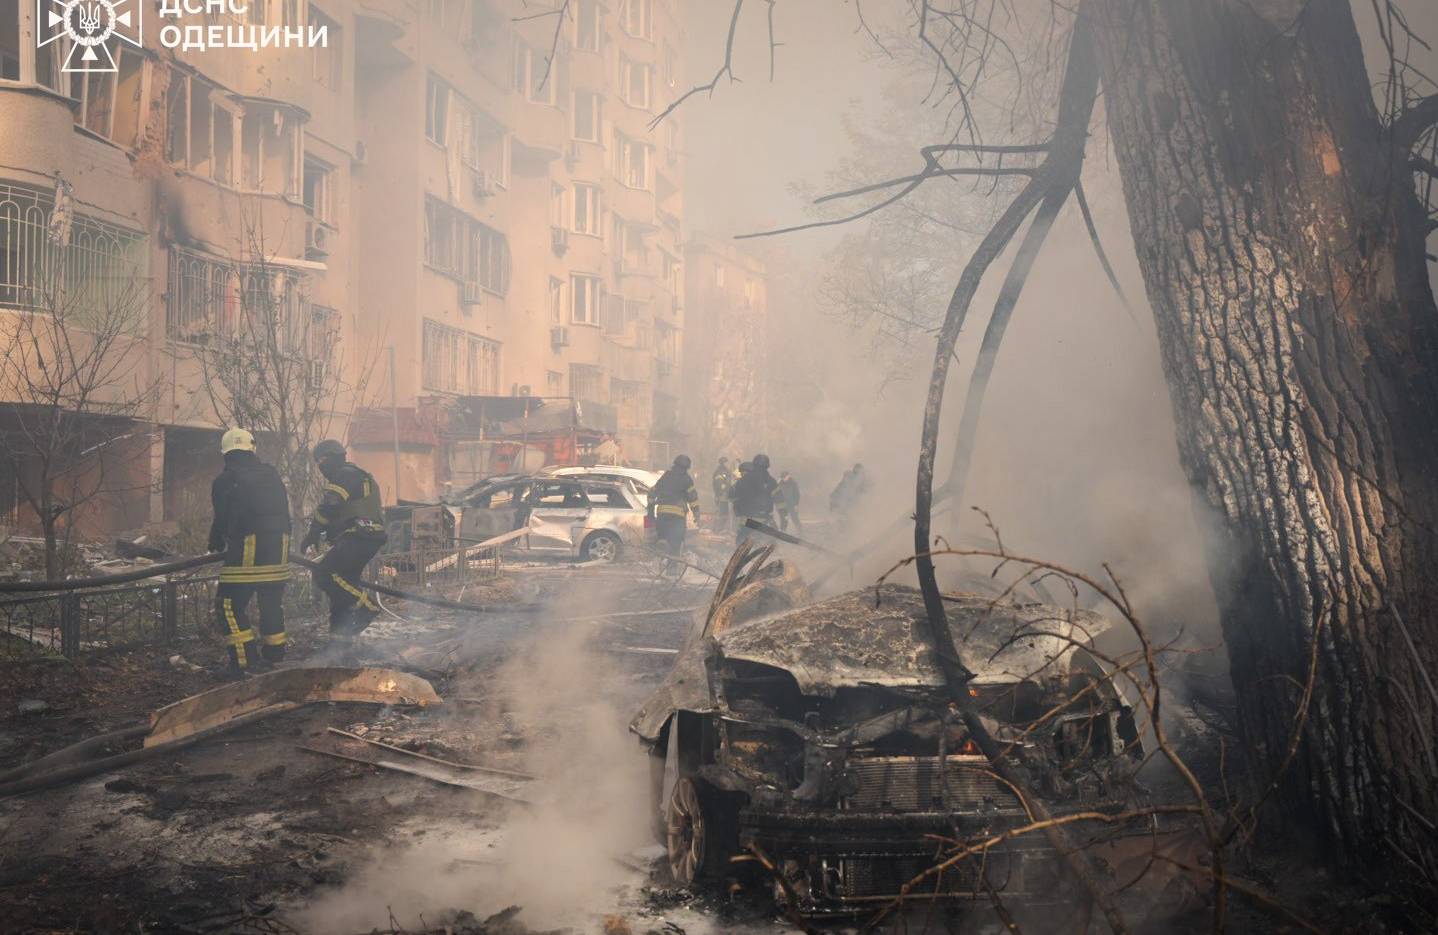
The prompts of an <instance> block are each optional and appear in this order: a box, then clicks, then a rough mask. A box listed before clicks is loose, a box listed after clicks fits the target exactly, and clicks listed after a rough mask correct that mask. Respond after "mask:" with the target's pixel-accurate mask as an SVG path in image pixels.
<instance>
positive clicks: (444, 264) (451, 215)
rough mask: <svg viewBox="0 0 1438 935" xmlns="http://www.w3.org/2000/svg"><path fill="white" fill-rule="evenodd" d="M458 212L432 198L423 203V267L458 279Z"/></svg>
mask: <svg viewBox="0 0 1438 935" xmlns="http://www.w3.org/2000/svg"><path fill="white" fill-rule="evenodd" d="M458 218H459V212H457V211H455V210H454V209H453V208H451V207H449V206H448V205H445V204H443V203H442V202H439V201H436V200H435V199H433V198H427V199H425V203H424V262H425V265H427V266H430V267H432V268H433V269H435V270H437V271H439V272H441V273H445V274H447V275H450V276H456V277H458V276H459V275H460V274H461V272H462V270H461V269H460V256H459V250H458V249H457V241H458V240H459V231H458V226H459V225H458V223H457V221H458Z"/></svg>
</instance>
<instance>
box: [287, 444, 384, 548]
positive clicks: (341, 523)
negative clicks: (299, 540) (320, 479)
mask: <svg viewBox="0 0 1438 935" xmlns="http://www.w3.org/2000/svg"><path fill="white" fill-rule="evenodd" d="M346 534H349V535H353V536H355V537H356V538H363V539H379V540H382V539H384V538H385V532H384V509H383V508H382V507H381V506H380V501H379V484H378V483H376V482H375V479H374V477H373V475H371V474H370V473H369V472H368V471H366V470H365V469H364V468H362V467H359V466H358V465H356V464H351V463H350V462H348V461H346V462H345V463H344V464H342V465H340V466H339V467H338V468H336V469H334V470H333V471H332V472H331V473H329V474H327V475H325V487H324V493H323V495H322V496H321V497H320V502H319V505H318V506H316V507H315V514H314V518H313V519H312V520H311V521H310V530H309V532H308V533H307V534H306V535H305V541H306V542H311V541H313V540H315V539H318V538H319V537H320V536H321V535H323V536H324V537H325V538H326V539H328V540H329V541H330V542H334V541H335V540H336V539H338V538H339V537H340V536H342V535H346Z"/></svg>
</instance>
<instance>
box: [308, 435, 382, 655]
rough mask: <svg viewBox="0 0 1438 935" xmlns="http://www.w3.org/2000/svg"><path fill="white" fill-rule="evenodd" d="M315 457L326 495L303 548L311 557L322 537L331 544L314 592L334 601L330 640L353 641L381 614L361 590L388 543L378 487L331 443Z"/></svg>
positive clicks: (342, 449) (318, 448)
mask: <svg viewBox="0 0 1438 935" xmlns="http://www.w3.org/2000/svg"><path fill="white" fill-rule="evenodd" d="M314 456H315V463H317V464H318V465H319V467H320V473H321V474H323V475H324V478H325V487H324V494H323V496H322V497H321V498H320V502H319V505H318V506H316V507H315V512H314V516H313V517H312V518H311V520H310V528H309V531H308V532H307V533H305V538H304V541H303V542H302V543H300V548H301V550H303V551H305V552H308V551H309V550H310V549H312V548H314V547H315V546H316V545H317V544H318V543H319V541H320V539H321V538H324V539H325V540H326V541H328V542H329V544H330V548H329V551H327V552H325V554H324V556H323V557H322V558H321V559H320V561H319V566H320V567H319V568H317V569H316V570H315V573H314V576H315V587H317V588H319V589H320V590H322V591H324V592H325V596H326V597H328V598H329V601H330V635H331V636H333V637H339V638H340V639H349V638H350V637H353V636H355V635H356V634H358V633H359V632H360V631H362V630H364V628H365V627H367V626H369V625H370V623H371V622H372V621H373V620H374V618H375V617H376V616H377V615H378V614H379V606H378V605H377V604H376V603H375V600H374V598H373V597H372V596H371V595H370V594H369V593H368V592H367V591H366V590H365V589H364V587H362V586H361V585H360V576H361V574H362V573H363V571H364V567H365V566H366V565H368V564H369V561H370V559H372V558H374V557H375V555H376V554H377V553H378V552H379V550H380V548H381V547H382V546H383V545H384V543H385V538H386V537H385V531H384V511H383V509H382V508H381V507H380V500H379V484H378V483H376V482H375V479H374V477H373V476H372V475H371V474H370V473H369V472H368V471H366V470H364V469H363V468H361V467H359V466H358V465H355V464H351V463H350V462H349V460H348V459H347V458H346V457H345V447H344V445H341V444H340V443H339V442H337V441H334V440H333V439H325V440H324V441H322V442H320V443H319V444H318V445H316V446H315V451H314Z"/></svg>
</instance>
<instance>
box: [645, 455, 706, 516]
mask: <svg viewBox="0 0 1438 935" xmlns="http://www.w3.org/2000/svg"><path fill="white" fill-rule="evenodd" d="M649 508H650V510H652V511H653V512H654V515H655V516H678V517H681V518H682V517H683V516H684V515H685V514H686V513H688V512H689V511H690V510H693V511H694V515H695V516H696V517H697V516H698V515H699V491H697V490H695V489H694V481H693V480H691V479H690V477H689V472H688V471H685V470H682V469H680V468H677V467H672V468H670V469H669V470H667V471H665V472H664V473H663V475H661V476H660V478H659V480H657V481H655V483H654V486H653V487H652V488H651V489H650V491H649Z"/></svg>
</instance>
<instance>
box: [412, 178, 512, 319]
mask: <svg viewBox="0 0 1438 935" xmlns="http://www.w3.org/2000/svg"><path fill="white" fill-rule="evenodd" d="M424 262H425V265H427V266H429V267H430V268H432V269H434V270H435V271H436V272H440V273H443V274H445V275H446V276H452V277H454V278H455V279H459V280H461V281H463V282H477V283H479V285H480V286H481V287H483V288H484V289H485V290H487V291H489V292H493V293H495V294H496V295H505V294H507V293H508V292H509V272H510V265H511V261H510V255H509V240H508V239H507V238H506V237H505V236H504V235H503V234H502V233H500V232H499V231H497V230H495V229H494V228H492V227H489V226H488V225H485V224H481V223H479V222H478V221H476V220H474V219H473V218H471V217H469V216H468V215H466V214H464V213H463V212H461V211H457V210H455V209H454V208H452V207H450V206H449V205H447V204H445V203H444V202H442V201H439V200H437V199H435V198H426V199H425V203H424Z"/></svg>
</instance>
